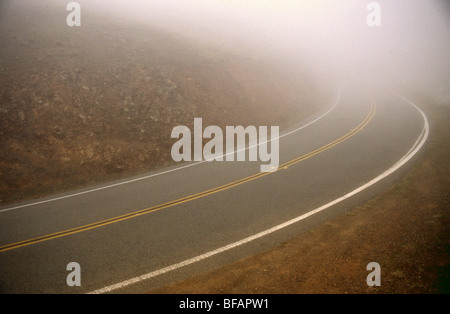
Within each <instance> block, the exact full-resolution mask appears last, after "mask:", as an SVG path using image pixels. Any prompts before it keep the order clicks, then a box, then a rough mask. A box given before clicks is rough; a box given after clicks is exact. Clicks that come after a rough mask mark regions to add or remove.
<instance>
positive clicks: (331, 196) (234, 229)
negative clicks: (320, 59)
mask: <svg viewBox="0 0 450 314" xmlns="http://www.w3.org/2000/svg"><path fill="white" fill-rule="evenodd" d="M427 135H428V124H427V122H426V117H425V116H424V115H423V113H422V112H421V111H420V109H419V108H417V107H416V106H415V105H414V104H412V103H411V102H409V101H408V100H407V99H406V98H403V97H402V96H400V95H398V94H395V93H386V94H384V93H383V94H381V93H380V94H370V93H366V92H364V91H356V92H355V91H353V90H349V89H346V88H344V89H343V90H341V91H340V92H337V93H336V98H335V99H334V100H332V101H330V104H329V105H328V107H327V108H325V109H324V110H323V111H322V112H319V113H317V114H316V115H314V116H311V117H309V118H308V119H305V120H304V121H299V123H298V124H297V125H294V126H292V127H291V128H290V129H288V130H286V131H285V132H284V133H283V134H281V136H280V139H279V145H280V167H279V169H278V170H277V171H274V172H270V173H263V172H260V164H261V162H259V161H257V162H249V161H245V162H226V161H223V162H192V163H184V164H181V165H178V166H174V167H170V168H167V169H162V170H159V171H156V172H152V173H148V174H145V175H142V176H139V177H133V178H129V179H127V180H122V181H117V182H113V183H110V184H108V185H102V186H95V187H90V188H87V189H82V190H77V191H73V192H70V193H66V194H61V195H56V196H52V197H48V198H43V199H39V200H34V201H31V202H26V203H21V204H14V205H9V206H8V207H3V208H0V292H1V293H108V292H111V293H136V292H137V293H139V292H144V291H148V290H150V289H151V288H154V287H158V286H160V285H163V284H166V283H168V282H172V281H174V280H180V279H183V278H186V277H187V276H191V275H192V274H195V273H198V272H202V271H206V270H210V269H213V268H215V267H218V266H220V265H225V264H227V263H229V262H231V261H234V260H236V259H239V258H242V257H245V256H248V255H250V254H254V253H256V252H259V251H261V250H265V249H268V248H271V247H273V246H274V245H276V244H278V243H280V242H281V241H286V240H288V239H289V238H291V237H293V236H294V235H298V234H300V233H301V232H303V231H306V230H308V229H309V228H311V227H313V226H315V225H317V224H320V223H323V222H324V221H327V220H329V219H331V218H333V217H336V216H337V215H340V214H342V213H344V212H346V211H348V210H350V209H351V208H353V207H354V206H356V205H358V204H362V203H364V202H365V201H367V200H368V199H370V198H372V197H374V196H375V195H377V194H378V193H380V192H381V191H383V190H384V189H386V187H388V186H389V185H390V184H392V183H393V182H395V181H396V180H398V178H399V177H400V176H401V175H402V174H404V173H405V172H406V171H407V170H408V167H410V165H411V164H412V163H413V162H414V160H412V161H411V160H410V159H412V158H417V154H416V153H418V152H420V148H422V146H423V144H424V143H425V141H426V138H427ZM299 258H300V257H299ZM70 262H76V263H78V264H79V265H80V270H81V271H80V276H81V286H72V287H71V286H68V285H67V282H66V278H67V276H68V275H69V274H70V273H71V271H70V270H67V269H66V267H67V265H68V264H69V263H70Z"/></svg>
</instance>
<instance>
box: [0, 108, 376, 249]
mask: <svg viewBox="0 0 450 314" xmlns="http://www.w3.org/2000/svg"><path fill="white" fill-rule="evenodd" d="M375 110H376V105H375V101H374V100H372V99H371V100H370V111H369V113H368V114H367V116H366V118H365V119H364V121H363V122H361V123H360V124H359V125H358V127H356V128H355V129H352V130H351V131H350V132H348V133H347V134H345V135H344V136H342V137H340V138H339V139H337V140H335V141H333V142H331V143H329V144H327V145H324V146H322V147H320V148H318V149H316V150H314V151H312V152H310V153H307V154H305V155H302V156H300V157H298V158H295V159H293V160H290V161H288V162H286V163H284V164H282V165H280V166H279V167H278V169H277V170H274V171H272V172H259V173H256V174H253V175H251V176H248V177H245V178H242V179H240V180H237V181H233V182H230V183H227V184H225V185H222V186H219V187H216V188H213V189H210V190H206V191H203V192H200V193H197V194H193V195H189V196H186V197H183V198H180V199H177V200H174V201H171V202H167V203H164V204H160V205H156V206H153V207H149V208H146V209H142V210H138V211H135V212H131V213H128V214H124V215H120V216H116V217H113V218H109V219H106V220H102V221H98V222H95V223H91V224H87V225H83V226H80V227H77V228H72V229H67V230H63V231H59V232H56V233H52V234H48V235H44V236H40V237H37V238H32V239H28V240H24V241H20V242H16V243H12V244H6V245H3V246H0V252H4V251H8V250H13V249H17V248H20V247H23V246H27V245H32V244H36V243H39V242H44V241H48V240H52V239H56V238H60V237H64V236H68V235H71V234H75V233H79V232H83V231H87V230H90V229H94V228H99V227H103V226H106V225H109V224H113V223H117V222H120V221H124V220H127V219H131V218H135V217H138V216H141V215H145V214H149V213H152V212H155V211H158V210H161V209H164V208H168V207H172V206H175V205H179V204H182V203H186V202H189V201H192V200H195V199H198V198H202V197H205V196H208V195H211V194H214V193H218V192H220V191H224V190H228V189H231V188H233V187H236V186H238V185H241V184H244V183H247V182H250V181H253V180H256V179H259V178H262V177H264V176H267V175H269V174H272V173H275V172H277V171H278V170H280V169H287V168H288V167H289V166H292V165H294V164H296V163H299V162H301V161H303V160H305V159H308V158H310V157H312V156H315V155H317V154H319V153H321V152H323V151H325V150H328V149H330V148H331V147H333V146H335V145H337V144H339V143H342V142H344V141H346V140H347V139H349V138H350V137H352V136H353V135H355V134H356V133H358V132H359V131H361V130H362V129H363V128H364V126H366V125H367V124H368V123H369V121H370V120H371V119H372V117H373V116H374V114H375Z"/></svg>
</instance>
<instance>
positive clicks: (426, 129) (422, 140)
mask: <svg viewBox="0 0 450 314" xmlns="http://www.w3.org/2000/svg"><path fill="white" fill-rule="evenodd" d="M400 97H401V98H403V99H404V100H405V101H406V102H408V103H409V104H411V105H412V106H413V107H415V108H416V109H417V110H418V111H419V113H420V114H421V116H422V118H423V120H424V127H423V129H422V132H421V134H420V135H419V137H418V139H417V140H416V142H415V143H414V145H413V146H412V147H411V149H410V150H409V151H408V153H406V154H405V155H404V156H403V157H402V158H401V159H400V160H399V161H398V162H396V163H395V164H394V165H393V166H392V167H391V168H389V169H388V170H386V171H385V172H383V173H382V174H380V175H379V176H377V177H375V178H374V179H372V180H370V181H369V182H367V183H366V184H364V185H362V186H360V187H359V188H357V189H355V190H353V191H351V192H349V193H347V194H345V195H344V196H341V197H339V198H337V199H335V200H334V201H331V202H329V203H327V204H325V205H322V206H320V207H318V208H316V209H314V210H312V211H310V212H308V213H306V214H303V215H301V216H298V217H296V218H294V219H291V220H289V221H286V222H284V223H282V224H279V225H277V226H275V227H272V228H270V229H267V230H265V231H262V232H260V233H257V234H255V235H252V236H250V237H247V238H245V239H242V240H240V241H236V242H233V243H231V244H228V245H226V246H223V247H220V248H218V249H215V250H213V251H209V252H207V253H204V254H202V255H198V256H196V257H193V258H191V259H187V260H185V261H182V262H180V263H176V264H173V265H170V266H168V267H165V268H161V269H159V270H156V271H153V272H150V273H147V274H144V275H141V276H138V277H134V278H131V279H128V280H125V281H122V282H119V283H116V284H114V285H110V286H107V287H104V288H101V289H98V290H95V291H92V292H90V294H101V293H107V292H111V291H114V290H118V289H121V288H124V287H126V286H129V285H132V284H135V283H138V282H141V281H144V280H148V279H151V278H153V277H156V276H159V275H162V274H165V273H168V272H170V271H174V270H176V269H179V268H182V267H185V266H188V265H190V264H194V263H196V262H199V261H201V260H204V259H206V258H209V257H211V256H214V255H217V254H220V253H223V252H225V251H228V250H231V249H233V248H236V247H238V246H242V245H244V244H246V243H248V242H251V241H254V240H256V239H259V238H261V237H264V236H266V235H268V234H271V233H274V232H276V231H278V230H281V229H284V228H286V227H288V226H290V225H293V224H295V223H297V222H299V221H301V220H304V219H306V218H308V217H310V216H312V215H315V214H317V213H319V212H321V211H323V210H325V209H327V208H329V207H331V206H334V205H336V204H337V203H339V202H342V201H343V200H345V199H347V198H350V197H352V196H354V195H355V194H358V193H359V192H361V191H363V190H365V189H367V188H368V187H370V186H372V185H374V184H375V183H377V182H378V181H380V180H382V179H384V178H385V177H387V176H389V175H390V174H392V173H393V172H395V171H396V170H397V169H399V168H400V167H401V166H403V165H404V164H405V163H407V162H408V161H409V160H410V159H411V158H412V157H413V156H414V155H415V154H416V153H417V152H418V151H419V150H420V149H421V148H422V146H423V145H424V144H425V142H426V140H427V138H428V134H429V125H428V120H427V117H426V115H425V114H424V113H423V111H422V110H420V109H419V108H418V107H417V106H416V105H415V104H414V103H412V102H411V101H409V100H408V99H406V98H405V97H403V96H400Z"/></svg>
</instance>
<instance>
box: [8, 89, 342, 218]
mask: <svg viewBox="0 0 450 314" xmlns="http://www.w3.org/2000/svg"><path fill="white" fill-rule="evenodd" d="M340 99H341V90H339V92H338V96H337V99H336V101H335V102H334V104H333V106H331V108H330V109H328V110H327V111H326V112H325V113H323V114H322V115H321V116H319V117H318V118H316V119H314V120H312V121H310V122H308V123H307V124H305V125H303V126H301V127H298V128H297V129H295V130H292V131H289V132H287V133H285V134H282V135H280V136H279V137H277V138H274V139H270V140H267V141H265V142H261V143H258V144H255V145H252V146H248V147H245V148H241V149H239V150H236V151H233V152H230V153H227V154H224V155H222V157H226V156H227V155H229V154H235V153H237V152H241V151H243V150H247V149H250V148H253V147H255V146H259V145H262V144H266V143H269V142H272V140H276V139H280V138H283V137H285V136H288V135H291V134H293V133H296V132H298V131H300V130H302V129H304V128H306V127H308V126H310V125H311V124H313V123H316V122H317V121H319V120H320V119H322V118H323V117H325V116H326V115H328V114H329V113H330V112H331V111H332V110H333V109H334V108H335V107H336V106H337V104H338V103H339V101H340ZM215 158H216V157H215ZM208 161H210V159H205V160H203V161H199V162H195V163H192V164H188V165H185V166H180V167H177V168H174V169H170V170H165V171H161V172H158V173H154V174H151V175H147V176H143V177H139V178H135V179H131V180H127V181H121V182H117V183H114V184H109V185H105V186H101V187H98V188H93V189H89V190H86V191H82V192H77V193H71V194H68V195H64V196H59V197H54V198H50V199H47V200H42V201H36V202H32V203H28V204H23V205H17V206H14V207H9V208H5V209H0V213H2V212H7V211H11V210H14V209H19V208H25V207H31V206H35V205H40V204H45V203H49V202H54V201H58V200H62V199H66V198H71V197H75V196H79V195H83V194H87V193H92V192H96V191H100V190H105V189H109V188H112V187H116V186H120V185H124V184H128V183H133V182H136V181H141V180H146V179H150V178H153V177H156V176H160V175H164V174H167V173H171V172H174V171H178V170H182V169H185V168H189V167H193V166H198V165H200V164H203V163H205V162H208Z"/></svg>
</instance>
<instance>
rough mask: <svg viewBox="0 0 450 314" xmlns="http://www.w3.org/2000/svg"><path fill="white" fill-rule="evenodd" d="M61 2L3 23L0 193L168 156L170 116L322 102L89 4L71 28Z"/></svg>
mask: <svg viewBox="0 0 450 314" xmlns="http://www.w3.org/2000/svg"><path fill="white" fill-rule="evenodd" d="M63 9H64V8H63ZM63 13H64V14H66V13H65V11H63ZM55 14H56V13H55V12H54V11H51V10H50V11H42V12H41V11H39V10H37V11H33V14H30V15H29V16H24V15H22V14H19V13H16V14H14V12H12V13H11V14H9V15H7V16H5V17H2V21H1V23H0V28H1V29H2V32H1V35H0V47H1V48H0V145H1V147H2V149H1V150H0V205H5V204H7V203H9V202H12V201H18V200H22V199H28V198H34V197H38V196H43V195H48V194H51V193H55V192H60V191H64V190H68V189H73V188H77V187H81V186H85V185H87V184H93V183H99V182H103V181H108V180H113V179H116V178H120V177H125V176H129V175H132V174H137V173H138V172H143V171H148V170H151V169H155V168H158V167H161V166H164V165H168V164H170V163H172V158H171V156H170V149H171V145H172V144H173V143H174V142H175V141H176V139H171V137H170V135H171V131H172V129H173V127H175V126H177V125H187V126H189V127H191V126H192V124H193V119H194V117H201V118H203V125H204V126H207V125H218V126H221V127H224V126H226V125H244V126H246V125H280V126H281V127H283V126H286V125H288V124H289V123H290V122H291V121H292V120H293V119H299V118H301V117H304V116H306V115H308V114H311V113H312V112H313V111H314V110H315V108H314V106H313V105H312V104H311V102H310V101H309V100H308V99H307V98H306V95H308V93H309V91H310V90H311V87H312V85H311V84H310V83H309V82H308V81H307V80H305V81H303V82H302V83H301V84H300V81H297V80H293V78H292V77H291V76H290V75H288V74H286V73H285V72H283V71H276V69H275V67H269V66H262V65H261V64H260V63H257V62H255V61H254V60H251V59H248V58H247V59H246V58H242V57H237V56H235V55H232V54H227V53H224V52H219V51H217V50H214V49H212V48H210V47H207V46H206V45H200V44H194V43H192V42H190V41H188V40H185V39H182V38H178V37H177V36H174V35H170V34H168V33H164V32H161V31H156V30H153V29H150V28H144V27H139V26H137V25H133V24H129V23H125V22H124V23H121V22H120V21H117V20H107V19H105V18H102V17H99V16H94V15H90V14H89V13H88V12H87V13H84V14H83V26H82V27H81V28H69V27H67V26H66V25H65V20H64V19H61V16H60V15H57V14H56V15H55ZM58 14H61V13H58ZM63 17H65V16H64V15H63Z"/></svg>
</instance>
